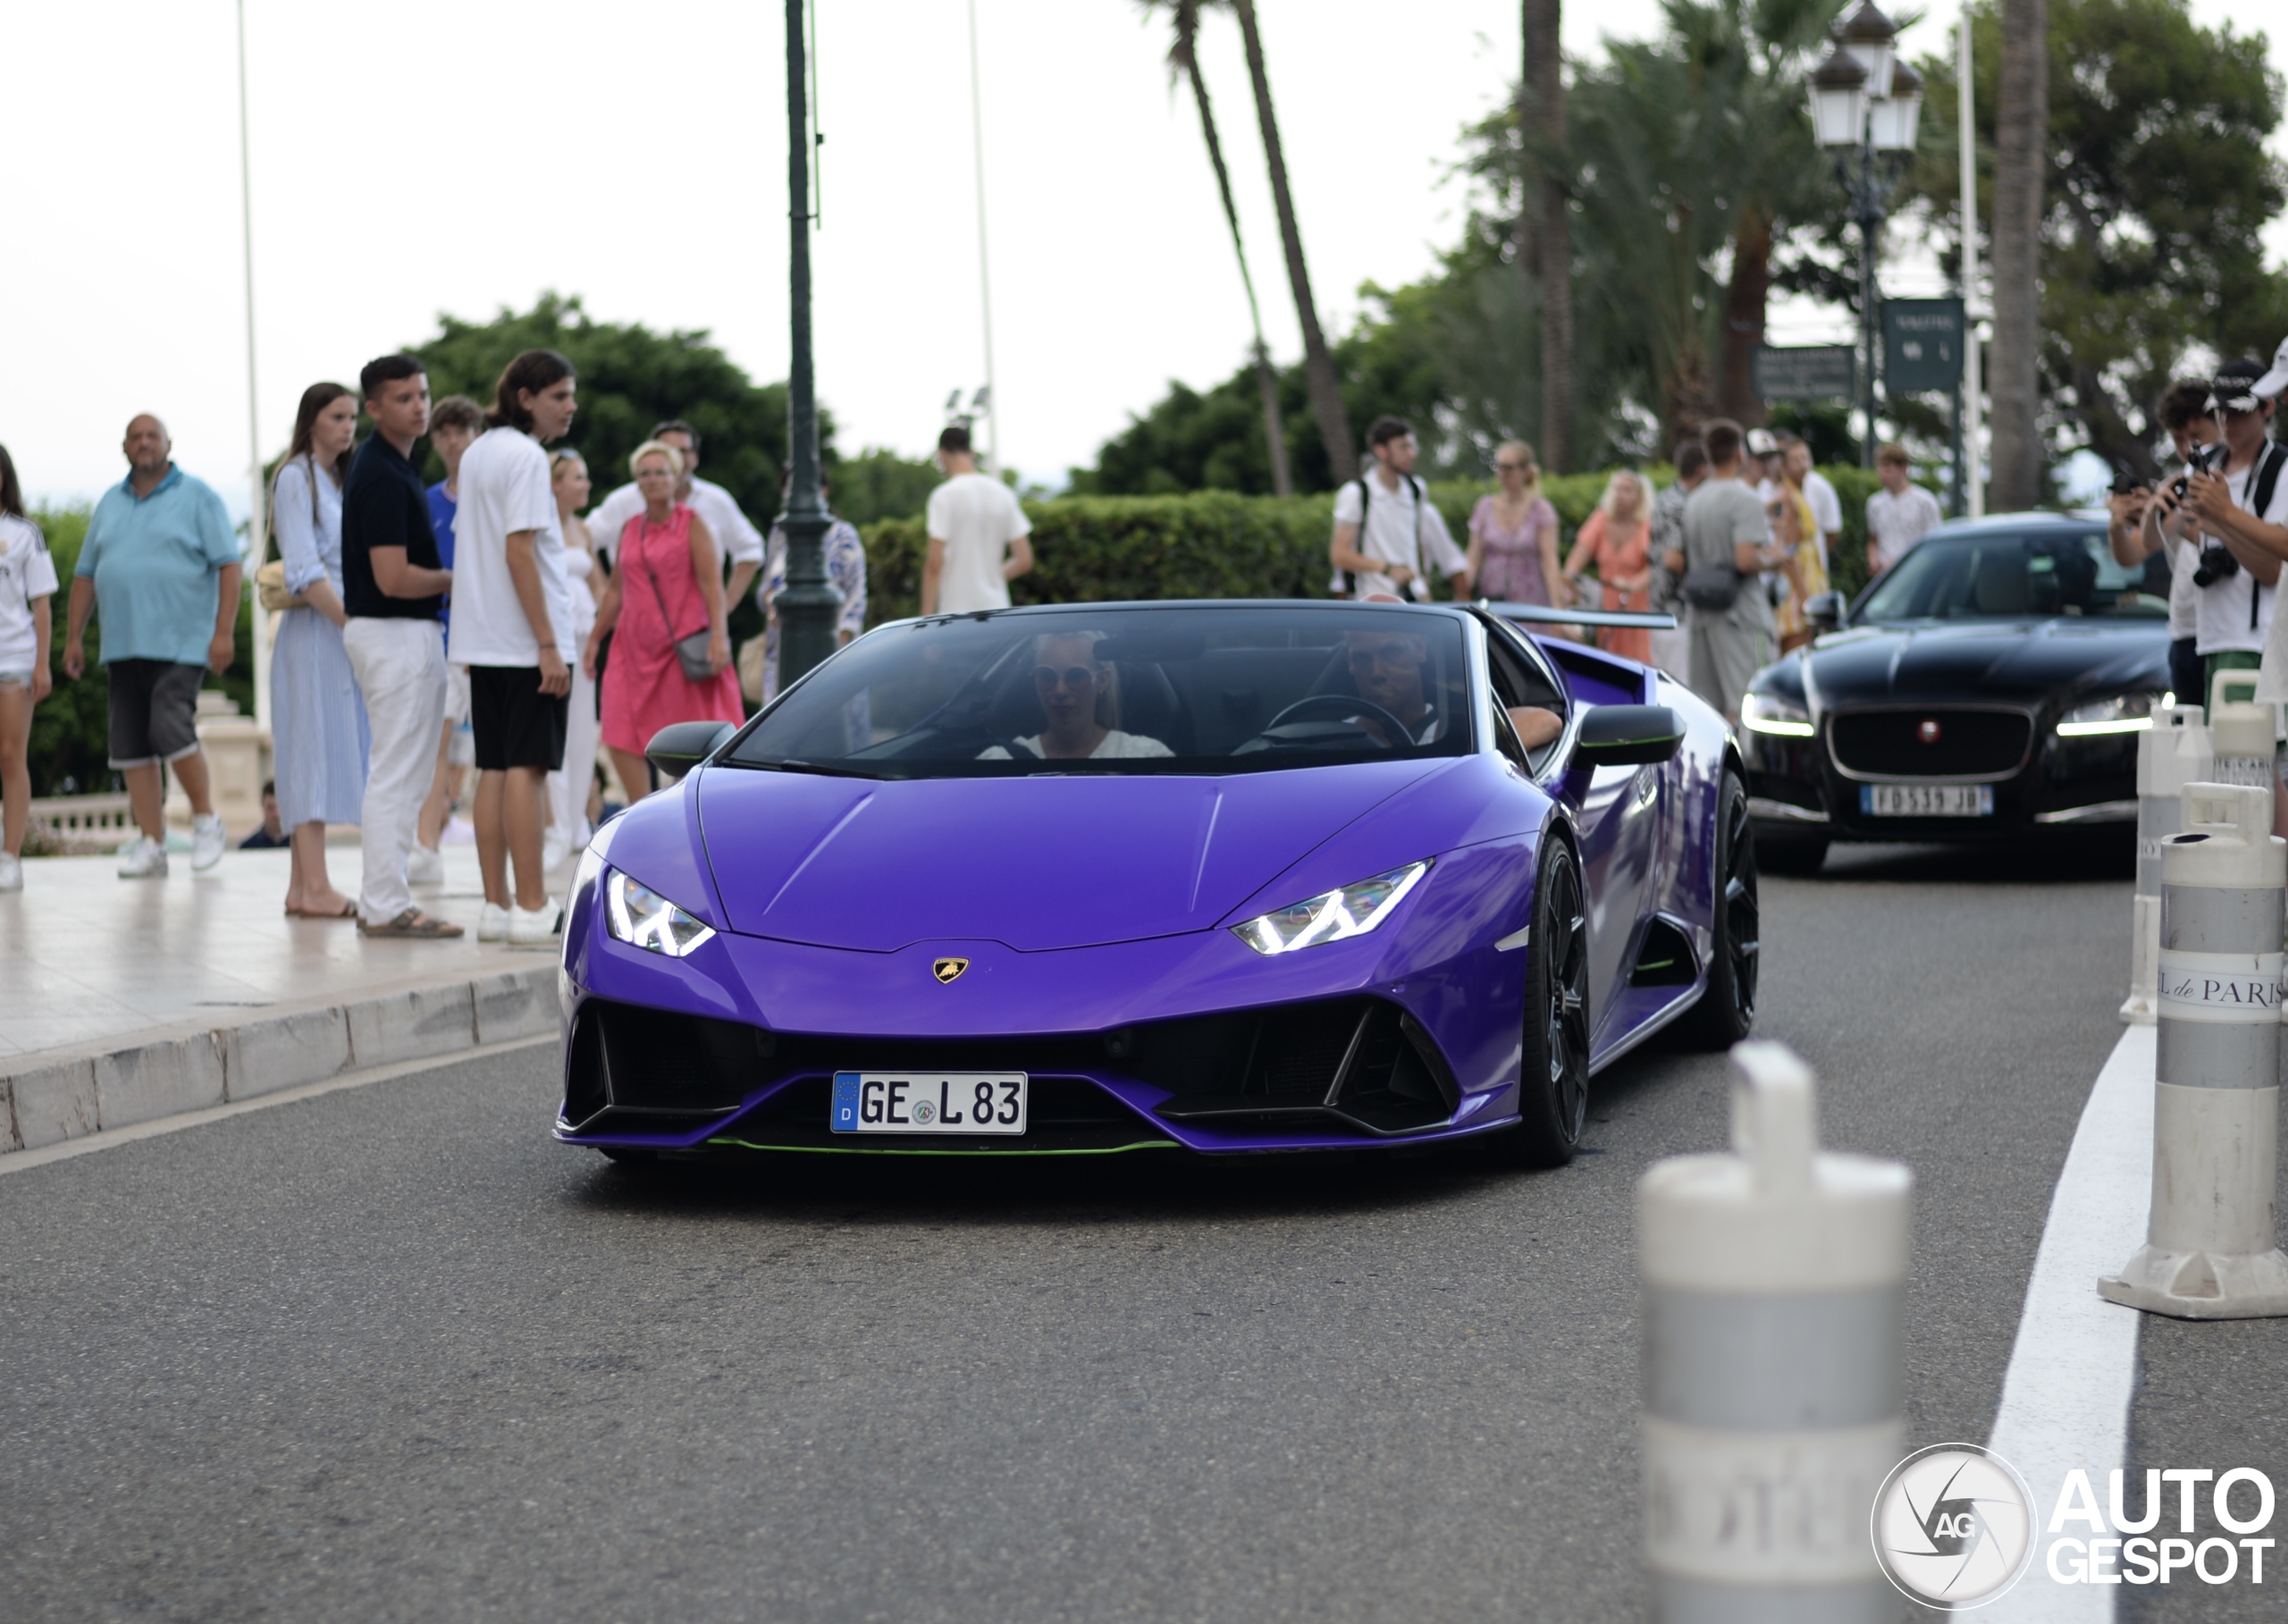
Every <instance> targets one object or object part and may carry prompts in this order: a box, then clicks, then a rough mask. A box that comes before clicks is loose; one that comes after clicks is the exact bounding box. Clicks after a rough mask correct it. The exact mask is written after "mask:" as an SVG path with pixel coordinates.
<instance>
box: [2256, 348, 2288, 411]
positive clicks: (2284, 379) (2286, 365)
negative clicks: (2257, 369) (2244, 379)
mask: <svg viewBox="0 0 2288 1624" xmlns="http://www.w3.org/2000/svg"><path fill="white" fill-rule="evenodd" d="M2284 389H2288V339H2282V340H2281V341H2280V348H2279V349H2275V350H2274V351H2273V352H2272V370H2271V371H2270V372H2267V373H2266V374H2264V376H2262V377H2260V378H2259V379H2258V380H2257V381H2256V392H2257V393H2258V394H2259V395H2262V396H2264V397H2266V398H2267V400H2268V399H2270V398H2271V397H2272V396H2274V395H2276V394H2278V393H2279V392H2280V391H2282V390H2284Z"/></svg>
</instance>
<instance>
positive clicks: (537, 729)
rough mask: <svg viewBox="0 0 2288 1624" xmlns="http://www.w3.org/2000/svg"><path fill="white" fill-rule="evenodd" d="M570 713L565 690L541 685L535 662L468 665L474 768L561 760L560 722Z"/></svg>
mask: <svg viewBox="0 0 2288 1624" xmlns="http://www.w3.org/2000/svg"><path fill="white" fill-rule="evenodd" d="M571 714H572V700H571V696H570V695H569V694H543V693H542V692H541V691H540V668H539V667H538V666H536V665H473V666H471V667H469V669H468V725H469V730H470V731H471V732H472V733H474V734H475V735H476V770H478V771H479V772H506V771H507V770H509V768H511V767H537V768H539V769H540V770H542V771H543V772H554V771H556V770H559V768H561V767H562V766H563V765H564V728H565V724H566V722H567V721H568V719H570V717H571Z"/></svg>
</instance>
